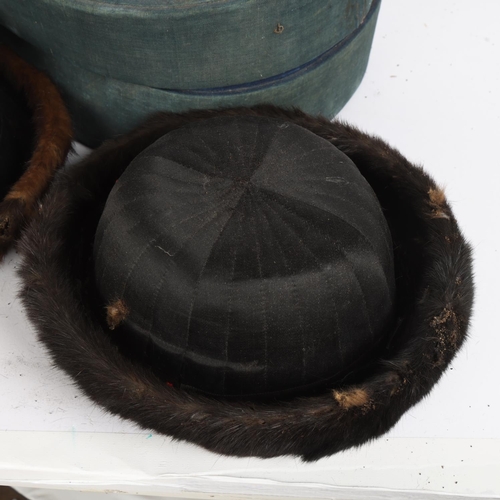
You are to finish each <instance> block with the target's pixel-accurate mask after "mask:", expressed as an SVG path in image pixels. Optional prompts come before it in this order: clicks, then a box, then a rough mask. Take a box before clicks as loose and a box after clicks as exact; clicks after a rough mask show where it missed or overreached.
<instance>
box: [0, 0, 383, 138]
mask: <svg viewBox="0 0 500 500" xmlns="http://www.w3.org/2000/svg"><path fill="white" fill-rule="evenodd" d="M379 5H380V0H101V1H100V2H96V1H94V0H38V1H37V2H33V1H32V0H3V1H2V2H1V3H0V24H2V25H3V26H4V27H5V28H7V29H6V30H3V31H2V33H1V35H0V38H3V39H5V38H8V39H9V43H10V44H11V45H12V44H14V46H15V47H16V48H17V50H18V51H20V52H21V53H22V55H24V56H25V57H27V58H28V59H29V60H30V61H31V62H33V63H35V65H37V66H39V67H42V68H44V69H45V70H46V71H47V72H48V73H49V74H50V75H51V77H52V78H53V80H54V81H55V82H56V83H57V84H58V85H59V87H60V88H61V90H62V91H63V93H64V95H65V97H66V100H67V103H68V105H69V107H70V110H71V112H72V115H73V119H74V121H75V126H76V130H77V137H78V139H79V140H80V141H82V142H83V143H85V144H88V145H90V146H96V145H97V144H99V143H100V142H101V141H102V140H103V139H105V138H108V137H111V136H114V135H116V134H119V133H122V132H126V131H128V130H130V129H131V128H132V127H134V126H135V125H137V124H138V123H139V122H140V121H141V120H142V119H143V118H144V117H145V116H147V115H148V114H150V113H151V112H154V111H158V110H169V111H185V110H188V109H193V108H213V107H229V106H238V105H243V106H250V105H253V104H258V103H274V104H277V105H281V106H298V107H300V108H302V109H303V110H304V111H307V112H309V113H312V114H318V113H321V114H323V115H326V116H330V117H332V116H334V115H335V114H336V113H337V112H338V111H339V110H340V109H341V108H342V106H343V105H344V104H345V103H346V102H347V100H348V99H349V98H350V97H351V95H352V93H353V92H354V90H355V89H356V88H357V86H358V85H359V83H360V81H361V79H362V77H363V74H364V71H365V69H366V65H367V62H368V56H369V52H370V47H371V42H372V38H373V32H374V29H375V23H376V18H377V15H378V10H379ZM12 33H13V34H14V35H15V36H12V35H11V34H12ZM23 41H24V42H27V43H24V42H23Z"/></svg>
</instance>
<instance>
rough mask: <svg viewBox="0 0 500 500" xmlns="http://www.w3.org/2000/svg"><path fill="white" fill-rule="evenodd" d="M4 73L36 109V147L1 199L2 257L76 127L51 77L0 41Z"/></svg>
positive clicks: (0, 73) (0, 65)
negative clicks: (26, 164) (22, 170)
mask: <svg viewBox="0 0 500 500" xmlns="http://www.w3.org/2000/svg"><path fill="white" fill-rule="evenodd" d="M0 76H2V77H3V78H6V79H7V80H8V81H9V82H10V84H11V85H12V86H13V87H14V88H16V89H17V90H18V91H20V92H22V94H23V95H24V96H25V99H26V102H27V104H28V107H29V109H30V110H31V112H32V113H33V122H34V128H35V136H36V138H35V149H34V151H33V154H32V155H31V158H30V160H29V162H28V167H27V169H26V171H25V172H24V174H23V175H22V176H21V178H20V179H19V180H18V181H17V182H16V183H15V184H14V185H13V186H12V187H11V189H10V191H9V192H8V193H7V195H6V196H5V199H4V200H3V201H0V260H1V259H2V258H3V256H4V254H5V252H6V251H7V250H8V248H9V247H10V245H11V244H12V242H13V241H14V240H15V239H16V238H17V236H18V235H19V232H20V230H21V227H22V225H23V224H24V222H25V221H26V220H27V219H29V218H30V217H31V215H32V214H33V212H34V211H35V209H36V205H37V202H38V200H39V199H40V197H41V196H42V194H43V193H44V191H45V190H46V189H47V187H48V185H49V183H50V181H51V179H52V177H53V175H54V173H55V172H56V170H57V168H58V167H59V166H61V165H62V164H63V163H64V160H65V159H66V156H67V154H68V152H69V150H70V148H71V140H72V137H73V129H72V125H71V119H70V116H69V113H68V111H67V109H66V106H65V104H64V102H63V100H62V98H61V96H60V94H59V92H58V90H57V89H56V87H55V86H54V84H53V83H52V82H51V81H50V79H49V78H48V77H47V76H46V75H45V74H43V73H42V72H40V71H38V70H37V69H35V68H34V67H32V66H31V65H29V64H28V63H27V62H25V61H24V60H23V59H21V58H20V57H19V56H18V55H17V54H15V53H14V52H13V51H12V50H10V49H9V48H7V47H6V46H3V45H0Z"/></svg>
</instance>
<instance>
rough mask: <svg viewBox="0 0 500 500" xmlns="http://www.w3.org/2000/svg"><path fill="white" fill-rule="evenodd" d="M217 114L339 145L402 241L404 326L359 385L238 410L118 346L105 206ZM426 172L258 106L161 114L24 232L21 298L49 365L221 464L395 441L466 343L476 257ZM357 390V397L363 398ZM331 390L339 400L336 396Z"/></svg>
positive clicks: (340, 130)
mask: <svg viewBox="0 0 500 500" xmlns="http://www.w3.org/2000/svg"><path fill="white" fill-rule="evenodd" d="M221 114H226V115H227V114H231V115H234V114H250V115H259V116H267V117H275V118H279V119H285V120H289V121H291V122H293V123H296V124H298V125H300V126H302V127H304V128H306V129H308V130H310V131H311V132H313V133H315V134H317V135H319V136H321V137H324V138H325V139H327V140H329V141H331V142H332V143H333V144H334V145H335V146H336V147H338V148H339V149H340V150H342V151H343V152H344V153H345V154H347V155H348V156H349V157H350V158H351V159H352V160H353V161H354V163H355V164H356V165H357V167H358V168H359V170H360V171H361V173H362V174H363V175H364V176H365V178H366V179H367V180H368V182H369V183H370V184H371V186H372V188H373V189H374V191H375V193H376V194H377V196H378V198H379V200H380V203H381V205H382V207H383V209H384V214H385V215H386V218H387V221H388V224H389V227H390V229H391V234H392V236H393V240H394V257H395V270H396V278H397V284H398V285H397V286H398V290H397V301H398V302H397V316H398V321H397V322H396V326H395V328H394V330H393V331H391V332H389V336H388V338H390V341H389V342H388V344H387V345H386V346H385V349H384V351H383V353H382V354H381V355H380V357H379V359H378V360H375V361H374V363H373V364H372V365H371V366H368V367H367V369H366V372H365V373H363V376H362V378H361V380H358V381H356V380H354V381H350V382H349V384H348V385H347V384H346V386H340V387H331V388H330V389H329V390H325V392H324V393H321V394H316V395H313V396H309V397H300V398H295V399H292V400H286V401H265V402H241V401H238V402H235V401H224V400H223V399H215V398H208V397H205V396H200V395H197V394H194V393H191V392H189V391H187V390H182V389H176V388H174V387H169V386H168V385H167V384H166V383H165V381H162V380H160V379H158V378H156V377H155V376H154V375H153V374H152V373H151V372H150V370H148V368H147V367H146V366H142V365H140V364H136V363H134V362H132V361H131V360H130V359H128V358H127V357H126V356H124V354H122V352H121V351H120V350H119V349H117V348H116V345H115V344H114V343H113V342H114V336H112V335H109V333H108V329H107V326H106V322H105V318H102V320H101V321H99V320H98V319H97V318H98V314H99V313H98V311H99V310H101V311H102V308H103V305H102V304H95V303H94V301H93V298H94V297H95V296H96V291H95V289H94V288H93V285H92V282H91V280H89V276H91V275H92V270H91V268H89V264H88V263H89V262H91V255H92V241H93V234H94V232H95V228H96V226H97V223H98V220H99V217H100V214H101V212H102V207H103V206H104V202H105V200H106V198H107V196H108V193H109V192H110V190H111V188H112V187H113V185H114V183H115V180H116V179H117V178H118V177H119V176H120V175H121V173H122V172H123V171H124V169H125V168H126V166H127V165H128V164H129V163H130V161H131V160H132V159H133V158H134V157H135V156H136V155H137V154H138V153H139V152H140V151H142V150H143V149H144V148H145V147H147V146H148V145H150V144H151V143H152V142H154V141H155V140H156V139H157V138H158V137H160V136H162V135H163V134H165V133H168V132H169V131H170V130H173V129H175V128H177V127H179V126H182V125H184V124H186V123H189V122H191V121H195V120H199V119H203V118H206V117H210V116H216V115H221ZM431 189H432V190H436V189H438V188H437V186H436V184H435V183H434V182H433V180H432V179H431V178H430V177H429V176H428V175H427V174H425V173H424V171H423V170H422V169H421V168H419V167H416V166H414V165H412V164H411V163H409V162H408V161H407V160H406V159H405V158H404V157H403V156H402V155H401V154H400V153H399V152H398V151H396V150H395V149H392V148H391V147H390V146H388V145H387V144H386V143H385V142H383V141H382V140H381V139H379V138H377V137H373V136H369V135H367V134H364V133H362V132H360V131H359V130H357V129H356V128H354V127H352V126H349V125H346V124H344V123H341V122H338V121H337V122H333V123H330V122H329V121H328V120H326V119H323V118H316V117H311V116H308V115H306V114H304V113H302V112H300V111H298V110H282V109H279V108H276V107H272V106H257V107H254V108H251V109H246V108H239V109H231V110H219V111H193V112H191V113H186V114H182V115H179V114H170V113H163V114H159V115H157V116H155V117H154V118H152V119H151V120H149V121H148V122H147V123H146V124H145V125H144V126H143V127H141V128H139V129H137V130H135V131H134V132H132V133H130V134H128V135H127V136H124V137H122V138H120V139H118V140H115V141H110V142H107V143H105V144H104V145H103V146H102V147H101V148H99V149H98V150H96V151H95V152H93V153H92V154H91V155H90V156H89V157H88V158H86V159H85V160H83V161H82V162H81V163H80V164H79V165H77V166H75V167H74V168H72V169H71V170H69V171H67V172H64V173H63V174H62V175H60V176H58V178H57V179H56V181H55V183H54V187H53V189H51V191H50V193H49V195H48V196H47V198H46V199H45V201H44V208H43V211H42V213H41V214H40V215H39V216H38V217H37V218H36V220H35V221H34V222H33V223H32V224H31V226H30V227H29V228H28V229H27V231H26V232H25V236H24V238H23V239H22V243H21V249H22V252H23V253H24V262H23V264H22V268H21V271H20V272H21V277H22V280H23V289H22V293H21V297H22V300H23V303H24V305H25V307H26V310H27V313H28V315H29V317H30V319H31V321H32V322H33V323H34V324H35V326H36V328H37V330H38V334H39V338H40V340H41V341H42V342H43V343H44V344H45V346H46V347H47V348H48V350H49V352H50V354H51V356H52V359H53V361H54V363H55V364H57V365H58V366H59V367H60V368H62V369H64V370H65V371H66V372H67V373H68V374H70V375H71V376H72V378H73V380H74V381H75V382H76V384H77V385H78V386H79V387H80V388H81V389H82V390H83V391H84V392H85V393H86V394H87V395H88V396H89V397H90V398H91V399H92V400H93V401H95V402H96V403H98V404H100V405H102V406H103V407H105V408H106V409H107V410H108V411H110V412H111V413H114V414H117V415H120V416H121V417H123V418H126V419H130V420H132V421H134V422H136V423H137V424H139V425H141V426H142V427H144V428H146V429H154V430H155V431H157V432H159V433H163V434H166V435H169V436H172V437H173V438H175V439H179V440H186V441H189V442H193V443H196V444H198V445H200V446H203V447H205V448H207V449H209V450H212V451H214V452H216V453H222V454H226V455H237V456H259V457H274V456H278V455H300V456H302V457H303V458H304V459H305V460H316V459H318V458H321V457H323V456H326V455H331V454H332V453H335V452H338V451H340V450H344V449H346V448H349V447H351V446H359V445H360V444H362V443H364V442H366V441H368V440H370V439H374V438H376V437H377V436H380V435H382V434H384V433H385V432H387V431H388V430H389V429H390V428H391V427H392V426H393V425H394V424H395V423H396V422H397V421H398V420H399V418H400V417H401V415H403V413H404V412H405V411H407V410H408V409H409V408H410V407H411V406H413V405H414V404H416V403H417V402H418V401H420V400H421V399H422V398H423V397H424V396H425V395H426V394H428V393H429V391H430V390H431V389H432V387H433V385H434V384H435V383H436V382H437V381H438V380H439V378H440V377H441V375H442V373H443V371H444V370H445V368H446V367H447V365H448V364H449V363H450V361H451V360H452V358H453V357H454V355H455V354H456V352H457V351H458V349H459V348H460V346H461V345H462V343H463V341H464V339H465V337H466V332H467V327H468V324H469V318H470V314H471V307H472V301H473V282H472V260H471V250H470V247H469V245H468V244H467V243H466V242H465V240H464V238H463V236H462V234H461V232H460V229H459V227H458V225H457V222H456V220H455V218H454V217H453V214H452V213H451V211H449V212H448V214H449V218H435V217H432V214H430V211H429V191H430V190H431ZM359 390H362V391H363V392H359ZM333 391H336V392H333Z"/></svg>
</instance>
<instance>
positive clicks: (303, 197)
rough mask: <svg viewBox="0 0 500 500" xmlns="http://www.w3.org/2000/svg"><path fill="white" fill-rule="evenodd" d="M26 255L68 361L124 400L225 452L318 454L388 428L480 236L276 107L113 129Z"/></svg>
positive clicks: (462, 300)
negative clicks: (468, 238) (469, 234)
mask: <svg viewBox="0 0 500 500" xmlns="http://www.w3.org/2000/svg"><path fill="white" fill-rule="evenodd" d="M224 127H225V128H224ZM224 130H225V132H224ZM204 134H205V135H204ZM238 134H239V135H238ZM238 138H239V139H238ZM256 138H257V139H256ZM207 141H208V142H207ZM200 144H202V146H200ZM231 165H232V167H231ZM273 167H274V168H273ZM141 198H142V201H141V200H140V199H141ZM242 200H243V201H242ZM162 206H163V211H162ZM263 207H265V208H263ZM198 208H199V210H198ZM382 214H383V217H382ZM193 221H194V222H193ZM332 228H334V229H332ZM234 239H236V240H237V241H238V243H234ZM21 247H22V251H23V254H24V262H23V264H22V269H21V276H22V279H23V289H22V292H21V293H22V297H23V301H24V304H25V306H26V309H27V312H28V315H29V317H30V319H31V321H32V322H33V323H34V324H35V326H36V327H37V329H38V331H39V335H40V339H41V340H42V342H43V343H44V344H45V345H46V346H47V348H48V349H49V351H50V354H51V355H52V357H53V359H54V362H55V363H56V364H57V365H58V366H60V367H61V368H63V369H64V370H65V371H66V372H67V373H68V374H70V375H71V376H72V377H73V379H74V380H75V382H76V383H77V384H78V386H79V387H80V388H81V389H82V390H83V391H84V392H85V393H86V394H87V395H88V396H89V397H90V398H92V399H93V400H94V401H96V402H97V403H98V404H100V405H102V406H104V407H105V408H106V409H107V410H109V411H110V412H112V413H114V414H118V415H120V416H122V417H123V418H127V419H131V420H133V421H135V422H137V423H138V424H139V425H141V426H142V427H144V428H148V429H154V430H156V431H157V432H160V433H164V434H167V435H169V436H172V437H174V438H176V439H182V440H187V441H190V442H194V443H196V444H199V445H201V446H203V447H205V448H207V449H209V450H212V451H215V452H218V453H223V454H228V455H237V456H259V457H273V456H278V455H287V454H291V455H299V456H302V457H303V458H304V459H305V460H315V459H318V458H321V457H323V456H325V455H330V454H332V453H335V452H337V451H340V450H343V449H346V448H349V447H351V446H357V445H360V444H362V443H364V442H366V441H367V440H370V439H373V438H375V437H377V436H380V435H381V434H383V433H385V432H387V431H388V430H389V429H390V428H391V427H392V426H393V425H394V424H395V423H396V422H397V421H398V420H399V418H400V417H401V415H402V414H403V413H404V412H405V411H406V410H408V409H409V408H410V407H411V406H413V405H414V404H415V403H417V402H418V401H419V400H420V399H421V398H422V397H423V396H425V395H426V394H427V393H428V392H429V391H430V390H431V388H432V386H433V385H434V384H435V383H436V382H437V381H438V380H439V378H440V376H441V375H442V373H443V371H444V370H445V368H446V367H447V366H448V364H449V363H450V361H451V359H452V358H453V356H454V355H455V354H456V352H457V351H458V349H459V348H460V346H461V345H462V343H463V341H464V339H465V337H466V332H467V328H468V324H469V318H470V313H471V307H472V300H473V283H472V270H471V251H470V247H469V246H468V244H467V243H466V242H465V241H464V238H463V236H462V234H461V232H460V230H459V228H458V225H457V222H456V220H455V218H454V216H453V214H452V212H451V209H450V207H449V205H448V203H447V201H446V199H445V196H444V194H443V191H442V190H441V189H440V188H439V187H438V186H436V184H435V183H434V182H433V180H432V179H431V178H430V177H429V176H428V175H427V174H426V173H424V171H423V170H422V169H421V168H420V167H416V166H414V165H412V164H411V163H410V162H408V161H407V160H406V159H405V158H404V157H403V156H402V155H401V154H400V153H399V152H397V151H396V150H394V149H392V148H391V147H390V146H388V145H387V144H386V143H385V142H383V141H382V140H380V139H378V138H376V137H372V136H369V135H366V134H364V133H362V132H360V131H359V130H357V129H355V128H354V127H351V126H349V125H346V124H344V123H341V122H333V123H332V122H329V121H328V120H326V119H323V118H321V117H311V116H309V115H306V114H304V113H303V112H301V111H299V110H283V109H279V108H276V107H272V106H258V107H254V108H237V109H227V110H218V111H193V112H189V113H186V114H171V113H161V114H158V115H156V116H154V117H153V118H151V119H150V120H149V121H148V122H147V123H146V124H145V125H144V126H142V127H140V128H138V129H137V130H135V131H134V132H132V133H130V134H128V135H126V136H123V137H122V138H119V139H117V140H114V141H110V142H107V143H105V144H104V145H103V146H102V147H101V148H99V149H98V150H96V151H95V152H94V153H92V154H91V155H90V156H89V157H88V158H86V159H85V160H83V161H82V162H81V163H80V164H79V165H77V166H75V167H74V168H72V169H69V170H68V171H66V172H64V173H61V174H60V175H59V176H58V178H57V179H56V181H55V183H54V186H53V188H52V190H51V191H50V193H49V194H48V196H47V197H46V199H45V201H44V204H43V209H42V211H41V213H40V214H39V215H38V216H37V217H36V220H34V221H33V222H32V224H31V225H30V226H29V228H28V229H27V231H26V233H25V236H24V238H23V239H22V244H21ZM221 290H222V291H221ZM368 293H369V294H370V296H368ZM308 294H309V295H308ZM311 310H312V311H313V314H310V311H311ZM289 316H291V318H292V319H290V318H289ZM301 322H302V323H301ZM283 324H285V325H286V328H281V326H282V325H283ZM309 327H310V328H311V329H309ZM287 334H289V336H287ZM352 338H355V341H354V342H352V344H349V341H350V340H352ZM328 340H331V343H330V344H328V342H327V341H328ZM346 345H347V347H345V346H346ZM242 346H243V347H242ZM314 346H317V347H318V348H317V349H312V347H314ZM252 349H253V350H252ZM280 350H281V352H282V354H281V359H283V362H282V363H281V362H280V361H279V360H280V357H279V352H280ZM298 352H299V355H298V354H297V353H298ZM276 353H278V355H276ZM273 356H274V357H273ZM315 360H317V364H315ZM329 363H330V364H329ZM287 380H288V382H287ZM256 388H257V389H256Z"/></svg>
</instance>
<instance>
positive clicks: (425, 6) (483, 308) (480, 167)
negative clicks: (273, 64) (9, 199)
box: [0, 0, 500, 498]
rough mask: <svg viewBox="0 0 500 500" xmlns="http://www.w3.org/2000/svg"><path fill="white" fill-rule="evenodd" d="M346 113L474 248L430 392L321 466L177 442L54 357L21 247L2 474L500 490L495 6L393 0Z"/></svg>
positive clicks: (191, 488) (483, 0) (0, 412)
mask: <svg viewBox="0 0 500 500" xmlns="http://www.w3.org/2000/svg"><path fill="white" fill-rule="evenodd" d="M318 1H321V0H318ZM341 118H342V119H345V120H347V121H350V122H351V123H354V124H356V125H358V126H360V127H361V128H362V129H364V130H366V131H367V132H370V133H376V134H378V135H380V136H381V137H382V138H384V139H385V140H387V141H388V142H389V143H390V144H392V145H394V146H396V147H397V148H399V149H400V150H401V151H402V152H403V154H405V155H406V156H407V157H408V158H409V159H410V160H412V161H414V162H416V163H421V164H423V165H424V167H425V168H426V170H427V171H428V172H429V173H430V174H431V175H432V176H433V177H434V178H435V179H436V180H437V181H438V182H439V183H440V184H442V185H444V186H445V189H446V193H447V195H448V199H449V200H450V201H451V203H452V207H453V210H454V212H455V215H456V216H457V218H458V220H459V223H460V225H461V227H462V229H463V232H464V233H465V235H466V236H467V238H468V239H469V240H470V241H471V243H472V245H473V248H474V254H475V275H476V285H477V290H476V304H475V307H474V316H473V322H472V327H471V329H470V338H469V340H468V342H467V344H466V345H465V347H464V348H463V350H462V351H461V352H460V353H459V355H458V356H457V358H456V360H455V361H454V362H453V364H452V367H451V368H450V369H449V370H448V372H447V373H446V374H445V376H444V377H443V378H442V380H441V381H440V383H439V384H438V386H436V388H435V389H434V390H433V391H432V393H431V395H430V396H429V397H428V398H427V399H426V400H425V401H423V402H422V403H421V404H419V405H417V406H416V407H415V408H413V409H411V410H410V411H409V412H408V413H407V414H406V415H405V416H404V417H403V418H402V419H401V421H400V422H399V424H398V425H396V427H395V428H394V429H393V430H392V431H391V432H390V433H389V434H388V435H387V436H385V437H384V438H382V439H380V440H378V441H377V442H375V443H372V444H370V445H367V446H364V447H362V448H360V449H358V450H351V451H349V452H345V453H342V454H338V455H336V456H334V457H330V458H327V459H322V460H320V461H318V462H317V463H315V464H303V463H301V462H300V460H298V459H294V458H280V459H272V460H259V459H234V458H227V457H219V456H217V455H214V454H212V453H209V452H206V451H204V450H202V449H200V448H197V447H195V446H192V445H189V444H184V443H172V441H171V440H170V439H168V438H165V437H163V436H158V435H156V434H154V433H151V434H150V433H149V432H145V431H142V430H140V429H138V428H136V427H135V426H134V425H133V424H131V423H127V422H124V421H122V420H120V419H119V418H117V417H112V416H110V415H107V414H106V413H104V412H103V411H102V410H101V409H100V408H99V407H96V406H95V405H94V404H93V403H91V402H90V401H89V400H87V399H86V398H85V397H84V396H83V395H82V394H81V393H80V392H79V391H78V390H77V389H76V388H75V387H74V386H73V385H72V383H71V380H70V379H69V378H68V377H67V376H65V375H64V374H63V373H61V372H60V371H59V370H58V369H55V368H52V367H51V365H50V363H49V360H48V357H47V355H46V353H45V352H44V350H43V349H42V348H41V346H40V345H39V344H38V343H37V341H36V338H35V333H34V330H33V329H32V328H31V326H30V325H29V324H28V323H27V320H26V318H25V316H24V314H23V311H22V307H21V304H20V301H19V299H18V298H17V297H16V290H17V282H16V281H17V278H16V276H15V268H16V265H17V263H18V256H17V255H16V254H15V252H11V253H10V254H9V255H8V256H7V257H6V259H5V261H4V262H3V263H2V264H1V266H0V483H3V484H13V485H21V484H24V485H39V486H40V485H41V486H54V487H64V488H82V489H94V490H115V489H118V490H120V491H128V492H133V493H138V492H141V493H149V494H156V495H159V494H163V495H167V494H168V495H174V496H179V497H181V496H184V497H186V498H195V497H196V496H194V493H192V492H197V494H198V495H199V496H198V497H196V498H244V496H241V495H249V494H257V493H258V494H261V495H264V494H265V495H268V496H269V497H272V498H276V495H281V496H282V497H284V498H285V497H286V498H295V497H297V498H396V497H397V498H430V497H429V496H426V494H428V495H430V494H432V493H436V494H438V493H439V494H450V495H451V494H460V495H467V496H471V497H474V498H478V497H488V498H490V497H491V498H500V426H499V425H498V424H497V422H499V421H500V404H499V395H500V394H499V392H500V391H499V389H498V385H499V382H500V363H499V362H498V359H499V353H500V336H499V335H498V328H499V327H498V324H499V322H498V320H497V313H498V312H499V311H500V301H499V299H500V292H499V289H500V266H499V264H498V259H499V253H498V251H499V248H500V244H499V242H500V236H499V229H498V217H499V215H500V201H499V199H500V198H499V196H498V190H499V187H500V174H499V165H498V163H499V161H500V160H499V155H498V154H497V153H496V149H497V148H498V144H499V143H500V2H499V1H494V0H490V1H488V0H474V1H470V0H469V1H465V0H461V1H451V0H440V1H438V0H419V1H416V0H413V1H409V0H383V2H382V7H381V11H380V16H379V21H378V26H377V30H376V33H375V39H374V43H373V48H372V54H371V59H370V63H369V66H368V70H367V73H366V75H365V79H364V81H363V83H362V84H361V86H360V88H359V89H358V91H357V92H356V94H355V95H354V96H353V98H352V100H351V101H350V102H349V103H348V105H347V106H346V107H345V108H344V110H343V111H342V113H341ZM339 488H340V489H339ZM360 488H361V489H360ZM397 490H399V491H398V492H397V493H396V491H397ZM401 490H404V491H405V492H406V493H405V494H404V495H403V493H402V491H401ZM236 494H238V495H240V496H235V495H236ZM185 495H187V496H185ZM210 495H216V496H213V497H211V496H210ZM221 495H222V496H221ZM224 495H229V496H224ZM440 498H441V497H440Z"/></svg>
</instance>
